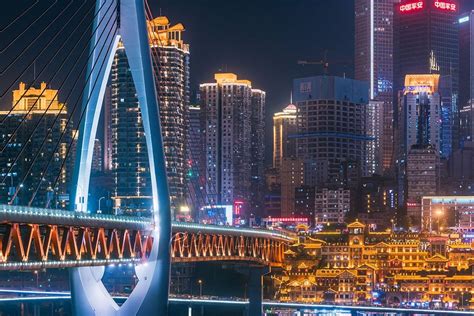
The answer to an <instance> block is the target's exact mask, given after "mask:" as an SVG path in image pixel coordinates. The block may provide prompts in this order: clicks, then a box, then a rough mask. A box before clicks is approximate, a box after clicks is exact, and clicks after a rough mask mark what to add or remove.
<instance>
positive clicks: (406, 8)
mask: <svg viewBox="0 0 474 316" xmlns="http://www.w3.org/2000/svg"><path fill="white" fill-rule="evenodd" d="M423 5H424V3H423V1H418V2H413V3H407V4H402V5H401V6H400V12H410V11H414V10H420V9H423Z"/></svg>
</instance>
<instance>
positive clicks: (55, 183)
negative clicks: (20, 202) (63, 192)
mask: <svg viewBox="0 0 474 316" xmlns="http://www.w3.org/2000/svg"><path fill="white" fill-rule="evenodd" d="M117 31H118V29H117V28H116V29H115V31H114V37H113V38H112V40H111V41H110V43H109V47H108V50H107V52H110V51H111V46H112V44H113V43H114V42H115V39H114V38H115V35H116V34H117ZM105 62H106V59H105V58H104V60H103V61H102V65H101V68H100V69H102V67H103V66H104V64H105ZM97 81H98V77H96V79H95V81H94V85H93V89H95V86H96V84H97ZM92 91H93V90H92ZM89 102H90V95H89V97H88V99H87V103H86V106H84V108H83V109H82V112H81V115H80V118H79V123H78V124H79V125H80V123H81V122H82V119H83V117H84V114H85V112H86V110H87V108H88V106H89ZM68 122H69V121H68ZM78 132H79V130H78V129H76V130H75V132H74V135H73V137H72V138H71V141H70V143H69V147H68V148H67V151H66V154H65V157H64V159H63V161H62V163H61V167H60V168H59V173H58V175H57V176H56V179H55V180H54V183H53V185H52V188H53V190H56V187H57V185H58V181H59V178H60V177H61V172H62V170H63V169H64V167H65V164H66V161H67V159H68V157H69V154H70V152H71V148H72V147H73V143H74V140H75V138H76V136H77V133H78ZM58 144H59V143H58ZM56 150H57V147H56ZM54 152H55V151H54ZM38 190H39V187H37V189H36V192H35V195H36V193H37V191H38ZM72 203H73V202H72ZM48 206H49V203H48V205H46V207H48Z"/></svg>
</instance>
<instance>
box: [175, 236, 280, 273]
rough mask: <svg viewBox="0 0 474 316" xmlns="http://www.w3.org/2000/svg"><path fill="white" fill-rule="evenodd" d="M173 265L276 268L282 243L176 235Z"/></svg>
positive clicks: (274, 240) (244, 238)
mask: <svg viewBox="0 0 474 316" xmlns="http://www.w3.org/2000/svg"><path fill="white" fill-rule="evenodd" d="M171 243H172V244H171V247H172V250H171V255H172V259H173V261H174V262H183V261H184V262H186V261H215V260H235V261H250V262H258V263H262V264H270V265H280V264H281V263H282V262H283V258H284V251H285V247H286V243H285V242H283V241H281V240H277V239H269V238H264V237H254V236H242V235H240V236H239V235H220V234H202V233H188V232H179V233H175V234H173V239H172V241H171Z"/></svg>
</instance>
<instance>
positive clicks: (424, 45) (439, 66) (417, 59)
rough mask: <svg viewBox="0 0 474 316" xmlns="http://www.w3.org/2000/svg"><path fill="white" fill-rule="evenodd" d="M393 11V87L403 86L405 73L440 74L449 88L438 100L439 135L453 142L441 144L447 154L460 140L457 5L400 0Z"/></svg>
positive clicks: (452, 0) (452, 1)
mask: <svg viewBox="0 0 474 316" xmlns="http://www.w3.org/2000/svg"><path fill="white" fill-rule="evenodd" d="M394 14H395V18H394V22H395V28H394V30H395V31H394V61H395V62H394V74H395V76H394V78H395V88H396V90H395V91H397V92H398V91H401V90H403V87H404V81H405V76H406V75H409V74H440V75H441V77H442V78H443V80H444V82H445V84H443V85H444V86H446V87H449V88H448V89H447V90H450V92H449V93H450V95H449V96H448V95H446V93H444V96H443V100H442V104H441V107H442V109H441V111H442V112H443V115H442V117H443V120H444V121H445V122H443V125H444V128H443V134H444V135H443V136H442V138H443V139H445V140H446V141H447V139H448V137H450V138H451V142H452V144H448V143H446V141H444V142H443V144H442V155H443V156H445V157H448V156H449V155H450V154H451V151H452V149H456V148H457V146H458V143H459V107H458V100H457V99H458V91H459V84H458V82H459V78H458V76H459V48H458V45H459V36H458V26H457V25H456V22H457V21H458V15H459V5H458V3H457V1H456V0H444V1H438V0H402V1H401V3H400V4H398V5H395V11H394ZM395 117H398V114H396V115H395ZM396 124H398V123H397V122H396ZM449 128H451V129H452V130H450V129H449ZM437 149H438V150H439V149H440V147H438V148H437Z"/></svg>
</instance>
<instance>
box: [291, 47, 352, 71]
mask: <svg viewBox="0 0 474 316" xmlns="http://www.w3.org/2000/svg"><path fill="white" fill-rule="evenodd" d="M327 55H328V51H327V50H325V51H324V56H323V59H321V60H319V61H308V60H298V65H301V66H307V65H322V66H323V71H324V74H325V75H328V74H329V61H328V58H327ZM334 64H341V65H348V64H350V62H348V61H343V60H342V61H332V62H331V65H334Z"/></svg>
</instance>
